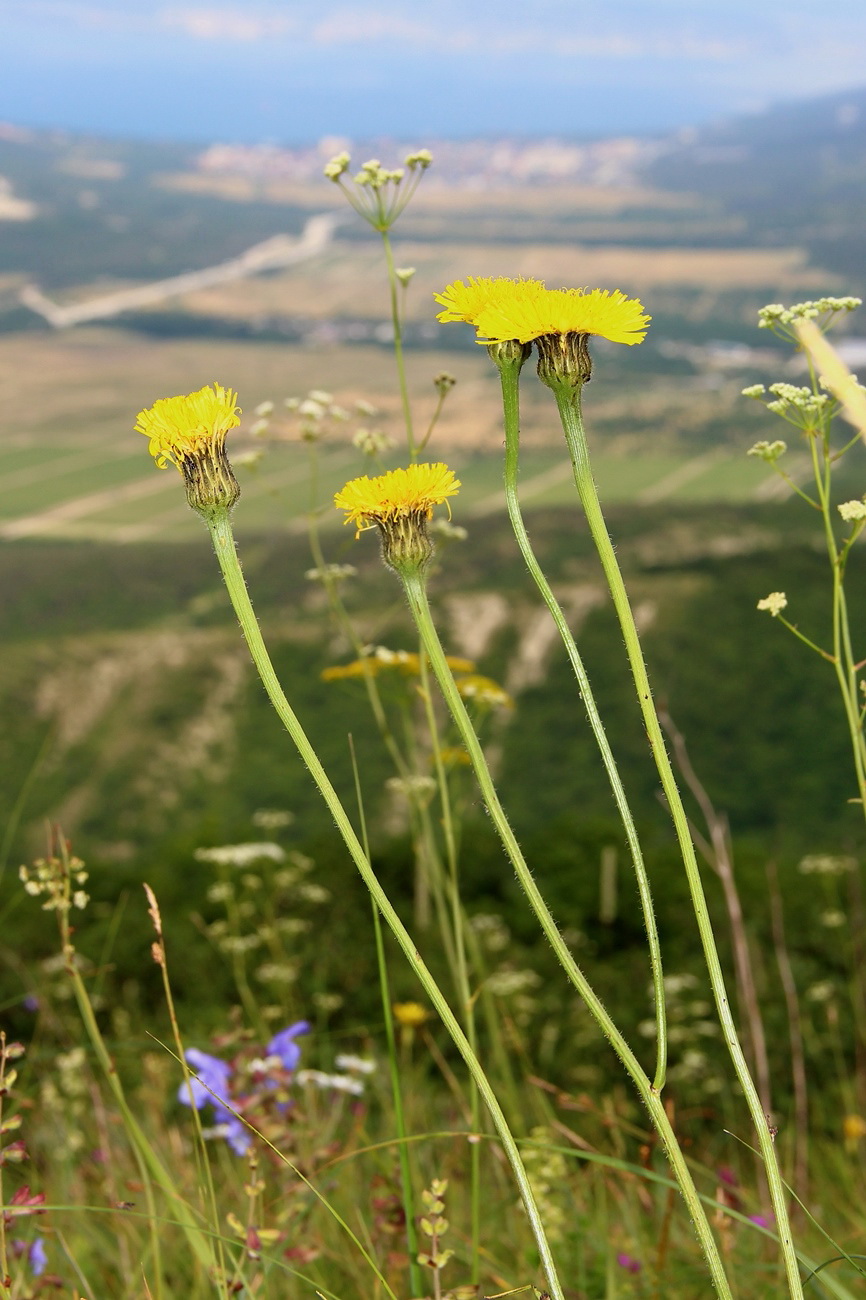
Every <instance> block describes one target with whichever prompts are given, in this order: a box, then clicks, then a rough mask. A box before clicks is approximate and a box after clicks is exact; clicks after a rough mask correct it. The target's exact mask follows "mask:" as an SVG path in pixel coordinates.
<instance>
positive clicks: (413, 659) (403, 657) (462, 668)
mask: <svg viewBox="0 0 866 1300" xmlns="http://www.w3.org/2000/svg"><path fill="white" fill-rule="evenodd" d="M445 659H446V661H447V663H448V666H449V668H450V669H451V671H452V672H455V673H471V672H474V671H475V661H474V660H473V659H463V658H461V657H460V656H459V655H446V656H445ZM391 671H396V672H398V673H399V674H401V675H402V676H403V677H418V676H420V673H421V660H420V658H419V656H418V655H417V654H416V653H415V652H414V651H413V650H388V649H387V648H386V647H385V646H376V647H375V649H374V650H373V651H372V653H365V654H364V657H363V658H362V659H352V660H350V662H349V663H347V664H332V665H331V667H330V668H324V669H323V670H322V673H321V677H322V681H323V682H339V681H346V680H349V679H352V678H364V677H378V676H379V674H380V673H383V672H385V673H387V672H391Z"/></svg>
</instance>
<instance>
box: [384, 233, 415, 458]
mask: <svg viewBox="0 0 866 1300" xmlns="http://www.w3.org/2000/svg"><path fill="white" fill-rule="evenodd" d="M380 233H381V235H382V244H383V247H384V249H385V263H386V266H387V268H388V288H389V292H390V297H391V325H392V327H393V330H394V357H395V359H396V362H397V379H398V382H399V384H400V402H401V405H402V407H403V423H404V424H405V426H406V440H407V442H408V444H409V455H410V456H411V457H412V459H413V460H414V459H415V457H416V456H417V455H418V449H417V448H416V446H415V437H414V433H413V426H412V406H411V403H410V402H409V387H408V384H407V383H406V361H405V358H404V356H403V328H402V326H401V324H400V298H399V293H398V283H397V272H396V270H395V268H394V254H393V252H392V250H391V239H390V236H389V235H388V231H387V229H385V230H382V231H381V232H380Z"/></svg>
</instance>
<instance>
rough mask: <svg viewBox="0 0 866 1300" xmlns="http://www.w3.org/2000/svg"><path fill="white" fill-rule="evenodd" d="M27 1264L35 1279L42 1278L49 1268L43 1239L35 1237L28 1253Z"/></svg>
mask: <svg viewBox="0 0 866 1300" xmlns="http://www.w3.org/2000/svg"><path fill="white" fill-rule="evenodd" d="M27 1263H28V1264H29V1265H30V1271H31V1272H32V1274H33V1276H34V1277H41V1276H42V1274H43V1273H44V1272H45V1270H46V1268H47V1267H48V1256H47V1254H46V1253H45V1243H44V1241H43V1240H42V1238H41V1237H34V1238H33V1241H32V1242H31V1244H30V1249H29V1250H28V1252H27Z"/></svg>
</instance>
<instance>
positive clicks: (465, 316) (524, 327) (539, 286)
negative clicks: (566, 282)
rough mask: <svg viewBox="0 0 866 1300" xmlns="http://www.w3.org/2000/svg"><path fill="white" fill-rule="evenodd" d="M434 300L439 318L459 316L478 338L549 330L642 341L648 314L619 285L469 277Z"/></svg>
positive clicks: (534, 335) (531, 335) (498, 339)
mask: <svg viewBox="0 0 866 1300" xmlns="http://www.w3.org/2000/svg"><path fill="white" fill-rule="evenodd" d="M435 296H436V301H437V302H439V303H441V304H442V305H443V306H444V307H445V311H443V312H440V313H439V316H438V318H437V319H438V320H441V321H452V320H462V321H466V322H467V323H468V324H470V325H474V326H475V327H476V329H477V330H478V335H479V338H478V342H479V343H484V344H489V343H506V342H509V341H511V340H513V339H516V340H517V341H518V342H520V343H532V342H533V341H534V340H535V339H538V338H542V337H544V336H545V335H548V334H595V335H598V337H599V338H604V339H609V340H610V341H611V342H612V343H628V344H633V343H642V342H643V340H644V338H645V336H646V327H647V325H648V324H649V321H650V317H649V316H647V315H646V314H645V312H644V309H643V304H642V303H641V302H640V301H639V300H638V299H637V298H629V297H627V296H626V295H625V294H624V293H622V291H621V290H619V289H590V290H586V289H548V288H546V287H545V285H544V283H543V282H542V281H541V280H508V279H504V278H499V279H496V280H485V279H473V278H472V277H470V278H469V281H468V283H467V284H464V283H463V281H462V280H457V281H455V282H454V284H449V285H448V286H447V288H445V289H444V290H443V292H442V293H441V294H436V295H435Z"/></svg>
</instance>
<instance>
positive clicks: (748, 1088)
mask: <svg viewBox="0 0 866 1300" xmlns="http://www.w3.org/2000/svg"><path fill="white" fill-rule="evenodd" d="M550 387H551V388H552V389H553V393H554V396H555V397H556V404H557V407H558V408H559V415H560V419H561V420H562V427H563V430H564V432H565V437H566V442H567V443H568V450H569V453H570V455H571V461H572V466H573V469H574V481H575V485H576V487H577V491H578V495H579V497H580V502H581V505H582V506H583V510H584V514H585V515H586V519H587V522H588V524H589V529H590V532H591V534H592V538H593V541H594V542H595V546H596V549H597V550H598V553H599V557H600V559H601V564H602V568H603V569H604V574H605V577H606V578H607V582H608V586H609V587H610V592H611V595H612V597H613V603H614V608H615V609H616V613H617V617H618V619H619V624H620V628H621V630H622V634H623V637H624V639H625V645H626V652H627V654H628V660H629V664H630V666H631V671H632V677H633V678H634V684H635V688H636V690H637V696H638V701H639V704H640V709H641V714H642V716H643V720H644V726H645V727H646V731H647V737H648V739H649V743H650V748H651V750H652V754H653V758H654V760H655V764H656V768H657V770H658V774H659V777H660V779H661V784H662V789H663V790H664V794H665V798H666V799H667V803H668V807H669V809H670V813H671V817H672V820H673V823H674V827H675V830H676V835H677V841H678V843H679V847H680V852H681V854H682V859H683V865H684V867H685V871H686V877H687V880H688V885H689V891H690V894H691V899H692V907H693V910H694V913H695V918H696V920H697V924H698V931H699V933H700V937H701V944H702V946H703V950H704V958H705V960H706V964H707V969H708V972H709V976H710V983H711V985H712V989H713V996H714V999H715V1003H716V1010H717V1012H718V1016H719V1021H720V1024H721V1027H722V1033H723V1035H724V1039H725V1043H726V1045H727V1048H728V1051H729V1053H730V1056H731V1060H732V1062H733V1065H734V1070H735V1072H736V1075H737V1078H738V1080H739V1082H740V1085H741V1087H742V1089H743V1093H744V1095H745V1098H746V1103H747V1105H748V1107H749V1112H750V1114H751V1116H752V1121H753V1123H754V1126H755V1131H756V1134H757V1137H758V1145H759V1147H760V1150H761V1156H762V1159H763V1162H764V1169H765V1171H766V1176H767V1181H768V1183H769V1188H770V1196H771V1199H772V1203H773V1212H774V1214H775V1216H776V1224H777V1227H778V1232H779V1242H780V1246H781V1250H782V1257H783V1260H784V1264H785V1271H786V1274H787V1279H788V1289H789V1293H790V1295H791V1296H792V1297H794V1300H802V1296H803V1286H802V1282H801V1279H800V1269H799V1265H798V1263H797V1255H796V1252H795V1250H794V1242H793V1238H792V1234H791V1225H790V1219H789V1215H788V1205H787V1201H786V1197H785V1188H784V1184H783V1182H782V1175H781V1172H780V1170H779V1162H778V1159H777V1157H776V1150H775V1145H774V1134H773V1133H771V1131H770V1126H769V1123H768V1121H767V1117H766V1115H765V1114H764V1110H763V1107H762V1105H761V1099H760V1097H759V1095H758V1090H757V1088H756V1087H755V1083H754V1080H753V1079H752V1076H751V1074H750V1072H749V1067H748V1064H747V1062H746V1058H745V1055H744V1053H743V1049H742V1046H741V1044H740V1040H739V1037H738V1035H737V1028H736V1025H735V1023H734V1017H733V1015H732V1013H731V1007H730V1003H729V1001H728V994H727V989H726V987H725V977H724V974H723V972H722V965H721V962H720V960H719V954H718V949H717V947H716V939H715V935H714V934H713V925H712V921H711V920H710V914H709V909H708V907H707V901H706V897H705V894H704V887H703V883H702V881H701V873H700V868H699V867H698V861H697V856H696V854H695V848H694V845H693V843H692V839H691V834H690V831H689V824H688V817H687V815H686V810H685V808H684V806H683V802H682V798H681V796H680V792H679V788H678V786H677V783H676V778H675V776H674V772H673V768H672V766H671V761H670V758H669V757H668V752H667V749H666V748H665V742H664V737H663V735H662V729H661V725H660V723H659V719H658V715H657V713H656V709H655V705H654V704H653V698H652V692H651V690H650V684H649V677H648V675H647V670H646V664H645V663H644V657H643V650H642V649H641V645H640V640H639V637H638V633H637V627H636V625H635V621H634V615H633V614H632V610H631V605H630V604H629V599H628V595H627V593H626V589H625V583H624V582H623V578H622V573H621V572H620V568H619V564H618V562H617V558H616V553H615V551H614V548H613V543H612V542H611V540H610V536H609V534H608V531H607V525H606V523H605V521H604V516H603V514H602V510H601V503H600V502H599V499H598V492H597V490H596V486H595V482H594V480H593V477H592V468H591V465H590V460H589V448H588V446H587V442H586V435H585V433H584V429H583V422H582V419H581V411H580V389H579V388H578V389H575V388H573V387H572V385H571V383H570V382H568V381H567V380H562V381H554V382H551V384H550Z"/></svg>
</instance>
